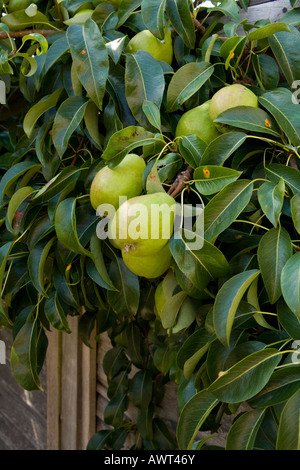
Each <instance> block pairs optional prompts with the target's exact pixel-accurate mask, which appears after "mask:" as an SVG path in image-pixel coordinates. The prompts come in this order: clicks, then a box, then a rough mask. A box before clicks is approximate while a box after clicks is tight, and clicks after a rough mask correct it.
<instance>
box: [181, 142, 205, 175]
mask: <svg viewBox="0 0 300 470" xmlns="http://www.w3.org/2000/svg"><path fill="white" fill-rule="evenodd" d="M178 145H179V149H180V153H181V155H182V156H183V158H184V159H185V161H186V162H187V163H188V164H189V165H190V166H191V167H192V168H197V167H198V166H199V165H200V161H201V157H202V155H203V152H204V151H205V148H206V146H207V144H206V143H205V142H204V141H203V140H201V139H200V137H198V136H197V135H186V136H184V137H180V138H179V139H178Z"/></svg>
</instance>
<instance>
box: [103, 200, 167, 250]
mask: <svg viewBox="0 0 300 470" xmlns="http://www.w3.org/2000/svg"><path fill="white" fill-rule="evenodd" d="M175 213H176V201H175V199H174V198H172V197H171V196H169V194H167V193H165V192H157V193H149V194H144V195H142V196H137V197H134V198H131V199H128V200H127V201H125V202H124V203H123V204H121V206H120V207H119V209H118V210H117V212H116V213H115V215H114V217H113V218H112V220H111V221H110V223H109V226H108V237H109V239H110V240H111V241H112V242H113V244H114V246H118V247H119V248H120V249H121V250H124V251H125V252H127V253H128V252H130V253H131V255H132V256H137V257H140V256H149V255H151V254H152V253H157V252H158V251H159V250H161V249H162V248H163V247H164V246H165V245H166V244H167V243H168V240H169V239H170V237H171V235H172V233H173V228H174V218H175Z"/></svg>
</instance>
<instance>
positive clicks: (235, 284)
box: [213, 269, 259, 347]
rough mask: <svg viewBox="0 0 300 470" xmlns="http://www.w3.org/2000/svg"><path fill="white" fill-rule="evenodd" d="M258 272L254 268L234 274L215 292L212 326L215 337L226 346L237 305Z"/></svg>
mask: <svg viewBox="0 0 300 470" xmlns="http://www.w3.org/2000/svg"><path fill="white" fill-rule="evenodd" d="M258 274H259V271H258V270H256V269H252V270H249V271H245V272H242V273H239V274H236V275H235V276H232V277H231V278H230V279H229V280H227V281H226V282H225V283H224V284H223V285H222V287H221V288H220V290H219V291H218V293H217V296H216V300H215V304H214V310H213V318H214V326H215V331H216V335H217V337H218V338H219V340H220V341H221V343H222V344H224V345H225V346H227V347H228V346H229V342H230V334H231V329H232V325H233V321H234V317H235V313H236V311H237V308H238V305H239V303H240V302H241V300H242V298H243V296H244V294H245V292H246V290H247V289H248V288H249V286H250V285H251V283H252V282H253V281H254V279H255V278H256V277H257V276H258Z"/></svg>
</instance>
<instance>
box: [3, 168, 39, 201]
mask: <svg viewBox="0 0 300 470" xmlns="http://www.w3.org/2000/svg"><path fill="white" fill-rule="evenodd" d="M40 168H41V165H40V164H39V163H35V162H30V161H24V162H20V163H16V164H15V165H13V166H12V167H11V168H9V170H7V171H6V173H5V174H4V175H3V177H2V178H1V182H0V203H2V202H3V198H4V196H5V195H9V196H12V194H13V193H12V191H13V188H12V186H13V184H14V183H15V182H16V181H17V180H18V179H19V178H20V177H21V176H23V175H24V173H26V172H29V171H30V172H37V171H38V170H39V169H40Z"/></svg>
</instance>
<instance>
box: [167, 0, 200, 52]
mask: <svg viewBox="0 0 300 470" xmlns="http://www.w3.org/2000/svg"><path fill="white" fill-rule="evenodd" d="M166 12H167V15H168V17H169V19H170V21H171V23H172V26H173V27H174V29H175V31H176V32H177V33H178V35H179V36H180V37H181V38H182V40H183V42H184V44H185V45H186V46H187V47H188V48H189V49H194V46H195V40H196V34H195V27H194V23H193V20H192V16H191V12H190V8H189V3H188V2H187V1H186V0H167V1H166Z"/></svg>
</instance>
